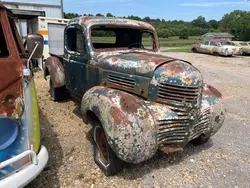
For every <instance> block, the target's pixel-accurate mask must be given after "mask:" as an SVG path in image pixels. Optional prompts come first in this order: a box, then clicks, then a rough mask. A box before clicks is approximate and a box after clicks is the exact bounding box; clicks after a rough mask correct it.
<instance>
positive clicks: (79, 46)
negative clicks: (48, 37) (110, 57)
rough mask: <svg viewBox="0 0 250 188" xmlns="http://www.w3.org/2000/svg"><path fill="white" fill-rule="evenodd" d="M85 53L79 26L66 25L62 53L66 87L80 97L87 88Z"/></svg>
mask: <svg viewBox="0 0 250 188" xmlns="http://www.w3.org/2000/svg"><path fill="white" fill-rule="evenodd" d="M85 55H86V49H85V37H84V33H83V31H82V29H81V27H80V26H72V25H71V26H69V27H67V28H66V29H65V53H64V64H65V75H66V87H67V89H69V90H70V92H71V93H72V94H75V95H76V96H78V97H82V95H83V94H84V92H85V91H86V89H87V85H86V80H87V78H86V77H87V75H86V65H87V60H86V58H85Z"/></svg>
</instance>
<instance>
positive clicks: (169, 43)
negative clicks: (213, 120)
mask: <svg viewBox="0 0 250 188" xmlns="http://www.w3.org/2000/svg"><path fill="white" fill-rule="evenodd" d="M159 41H160V46H161V47H181V46H191V45H192V44H197V43H200V42H201V37H200V36H190V37H189V38H188V39H179V37H169V38H159Z"/></svg>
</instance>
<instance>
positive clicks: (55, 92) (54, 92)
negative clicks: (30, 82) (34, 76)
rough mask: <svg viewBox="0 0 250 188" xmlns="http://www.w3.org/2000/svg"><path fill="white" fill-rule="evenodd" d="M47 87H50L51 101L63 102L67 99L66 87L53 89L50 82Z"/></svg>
mask: <svg viewBox="0 0 250 188" xmlns="http://www.w3.org/2000/svg"><path fill="white" fill-rule="evenodd" d="M49 85H50V89H49V92H50V97H51V99H52V100H53V101H63V100H66V99H67V98H68V92H67V89H66V86H62V87H59V88H54V87H53V84H52V81H51V80H50V82H49Z"/></svg>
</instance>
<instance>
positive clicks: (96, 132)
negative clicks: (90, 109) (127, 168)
mask: <svg viewBox="0 0 250 188" xmlns="http://www.w3.org/2000/svg"><path fill="white" fill-rule="evenodd" d="M92 137H93V142H94V143H93V149H94V160H95V163H96V164H97V165H98V166H99V168H100V169H101V170H102V171H103V172H104V174H105V176H113V175H115V174H116V173H118V172H120V171H121V170H122V169H123V167H124V164H125V162H124V161H122V160H120V159H119V158H118V157H117V156H116V154H115V153H114V152H113V150H112V149H111V147H110V146H109V144H108V142H107V139H106V136H105V132H104V130H103V128H102V127H101V125H100V123H98V122H95V123H94V126H93V129H92Z"/></svg>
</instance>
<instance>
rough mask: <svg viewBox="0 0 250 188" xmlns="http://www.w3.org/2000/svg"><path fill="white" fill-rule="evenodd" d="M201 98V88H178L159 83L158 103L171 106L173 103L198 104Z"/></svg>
mask: <svg viewBox="0 0 250 188" xmlns="http://www.w3.org/2000/svg"><path fill="white" fill-rule="evenodd" d="M198 98H199V87H186V86H177V85H171V84H166V83H162V82H161V83H159V85H158V88H157V97H156V101H157V102H162V103H166V104H169V103H170V104H171V103H173V102H179V103H180V102H183V103H184V102H196V101H197V100H198Z"/></svg>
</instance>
